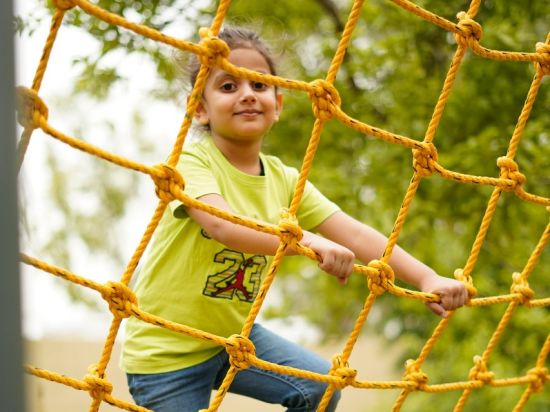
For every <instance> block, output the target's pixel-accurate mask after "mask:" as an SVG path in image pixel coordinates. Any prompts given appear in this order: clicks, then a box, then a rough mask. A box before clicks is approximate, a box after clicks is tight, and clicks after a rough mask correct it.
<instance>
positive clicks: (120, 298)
mask: <svg viewBox="0 0 550 412" xmlns="http://www.w3.org/2000/svg"><path fill="white" fill-rule="evenodd" d="M101 296H102V297H103V299H105V300H106V301H107V303H108V304H109V310H110V311H111V313H112V314H113V315H114V316H116V317H117V318H128V317H130V316H131V315H132V310H133V307H134V306H136V305H137V297H136V295H135V294H134V292H132V290H131V289H130V288H129V287H128V286H126V285H125V284H123V283H120V282H107V283H106V284H105V285H104V287H103V289H102V290H101Z"/></svg>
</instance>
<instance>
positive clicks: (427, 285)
mask: <svg viewBox="0 0 550 412" xmlns="http://www.w3.org/2000/svg"><path fill="white" fill-rule="evenodd" d="M420 290H422V292H427V293H434V294H437V295H439V296H441V302H439V303H435V302H426V305H427V306H428V307H429V308H430V309H431V311H432V312H434V313H435V314H436V315H439V316H442V317H444V318H446V317H447V315H448V312H447V311H448V310H455V309H457V308H459V307H461V306H463V305H464V304H465V303H466V302H467V301H468V298H469V296H468V290H467V289H466V286H465V285H464V284H463V283H462V282H459V281H458V280H455V279H451V278H446V277H443V276H439V275H437V274H435V273H434V274H433V276H429V277H428V278H427V279H426V280H425V281H424V282H423V283H422V285H421V287H420Z"/></svg>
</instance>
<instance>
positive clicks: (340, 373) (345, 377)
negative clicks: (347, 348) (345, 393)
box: [330, 355, 357, 389]
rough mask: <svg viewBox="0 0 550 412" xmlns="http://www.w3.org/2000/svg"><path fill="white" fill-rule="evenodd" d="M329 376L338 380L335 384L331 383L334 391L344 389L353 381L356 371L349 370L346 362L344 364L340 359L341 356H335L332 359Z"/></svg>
mask: <svg viewBox="0 0 550 412" xmlns="http://www.w3.org/2000/svg"><path fill="white" fill-rule="evenodd" d="M330 374H331V375H333V376H336V377H338V378H339V379H338V380H337V381H336V382H333V383H332V384H333V385H334V386H335V387H336V389H344V388H345V387H346V386H350V385H352V384H353V382H354V381H355V377H356V376H357V369H354V368H350V367H349V364H348V362H344V360H343V359H342V355H335V356H334V357H333V358H332V368H330Z"/></svg>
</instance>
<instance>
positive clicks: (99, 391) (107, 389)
mask: <svg viewBox="0 0 550 412" xmlns="http://www.w3.org/2000/svg"><path fill="white" fill-rule="evenodd" d="M84 382H85V383H86V384H87V385H88V392H89V393H90V396H91V397H92V398H94V399H105V395H110V394H111V393H112V392H113V384H112V383H111V382H109V381H108V380H106V379H104V378H101V377H100V374H99V372H98V370H97V365H95V364H94V365H90V366H89V367H88V374H86V376H85V377H84Z"/></svg>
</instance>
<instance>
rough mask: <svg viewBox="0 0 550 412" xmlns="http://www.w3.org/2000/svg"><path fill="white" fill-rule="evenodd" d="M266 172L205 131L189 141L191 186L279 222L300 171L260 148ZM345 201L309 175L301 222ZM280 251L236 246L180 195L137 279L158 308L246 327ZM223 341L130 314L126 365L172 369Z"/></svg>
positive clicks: (184, 165)
mask: <svg viewBox="0 0 550 412" xmlns="http://www.w3.org/2000/svg"><path fill="white" fill-rule="evenodd" d="M260 159H261V161H262V164H263V168H264V175H263V176H253V175H248V174H246V173H243V172H241V171H240V170H238V169H236V168H235V167H233V166H232V165H231V164H230V163H229V162H228V161H227V159H226V158H225V157H224V156H223V154H222V153H221V152H220V151H219V150H218V148H217V147H216V146H215V145H214V143H213V141H212V139H211V138H209V137H208V138H204V139H201V140H200V141H198V142H196V143H193V144H191V145H190V146H189V147H188V148H185V150H184V152H183V154H182V156H181V159H180V162H179V165H178V170H179V171H180V173H181V174H182V175H183V176H184V180H185V193H186V194H188V195H189V196H191V197H194V198H199V197H201V196H204V195H206V194H213V193H215V194H219V195H221V196H223V197H224V199H225V200H226V201H227V203H228V204H229V205H230V206H231V208H232V209H233V211H234V212H235V213H236V214H238V215H243V216H248V217H251V218H254V219H258V220H262V221H266V222H270V223H273V224H277V223H278V222H279V220H280V213H281V210H282V208H285V207H289V206H290V202H291V199H292V195H293V192H294V187H295V184H296V180H297V178H298V171H297V170H296V169H294V168H291V167H288V166H285V165H284V164H283V163H282V162H281V161H280V160H279V159H278V158H276V157H274V156H267V155H264V154H260ZM337 210H339V209H338V206H337V205H335V204H334V203H332V202H331V201H329V200H328V199H327V198H326V197H324V196H323V195H322V194H321V193H320V192H319V191H318V190H317V189H316V188H315V187H314V186H313V185H312V184H311V183H309V182H308V183H307V185H306V189H305V192H304V195H303V197H302V202H301V205H300V208H299V210H298V213H297V218H298V222H299V224H300V226H301V227H302V228H304V229H306V230H310V229H312V228H315V227H316V226H318V225H319V224H320V223H322V222H323V221H324V220H325V219H326V218H327V217H329V216H330V215H331V214H333V213H334V212H336V211H337ZM271 260H272V256H263V255H250V254H246V253H242V252H240V251H237V250H231V249H230V248H228V247H226V246H225V245H223V244H221V243H218V242H217V241H215V240H214V239H212V238H210V237H209V235H208V233H206V232H205V231H204V230H203V229H202V228H201V227H200V226H199V225H198V224H197V223H196V222H195V221H194V220H193V219H191V218H190V217H189V216H188V215H187V213H186V211H185V209H184V207H183V206H182V205H181V203H179V202H178V201H174V202H172V203H171V204H170V207H169V208H167V210H166V212H165V214H164V216H163V218H162V220H161V222H160V224H159V227H158V228H157V230H156V232H155V236H154V238H153V242H152V244H151V250H150V251H149V253H148V256H147V259H146V262H145V265H144V266H143V268H142V270H141V271H140V273H139V276H138V279H137V283H136V286H135V293H136V295H137V297H138V302H139V307H140V308H141V309H142V310H144V311H146V312H148V313H151V314H154V315H157V316H160V317H162V318H163V319H167V320H170V321H173V322H177V323H180V324H183V325H187V326H191V327H193V328H196V329H200V330H204V331H207V332H210V333H213V334H216V335H219V336H223V337H229V336H231V335H233V334H236V333H240V331H241V329H242V326H243V324H244V320H245V319H246V316H247V314H248V312H249V310H250V307H251V303H252V302H253V301H254V299H255V297H256V295H257V293H258V291H259V289H260V284H261V281H262V276H264V275H265V273H266V272H267V268H268V266H269V264H270V263H271ZM221 350H223V348H222V347H220V346H218V345H216V344H214V343H211V342H207V341H204V340H201V339H197V338H193V337H190V336H187V335H184V334H180V333H176V332H172V331H170V330H167V329H164V328H161V327H159V326H155V325H151V324H148V323H146V322H142V321H140V320H138V319H136V318H133V317H131V318H129V319H128V323H127V327H126V337H125V342H124V345H123V352H122V368H123V369H124V370H125V371H126V372H129V373H160V372H168V371H173V370H177V369H181V368H184V367H188V366H192V365H196V364H198V363H200V362H203V361H205V360H207V359H209V358H211V357H212V356H214V355H215V354H216V353H218V352H219V351H221Z"/></svg>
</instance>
